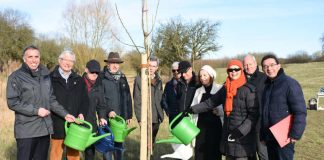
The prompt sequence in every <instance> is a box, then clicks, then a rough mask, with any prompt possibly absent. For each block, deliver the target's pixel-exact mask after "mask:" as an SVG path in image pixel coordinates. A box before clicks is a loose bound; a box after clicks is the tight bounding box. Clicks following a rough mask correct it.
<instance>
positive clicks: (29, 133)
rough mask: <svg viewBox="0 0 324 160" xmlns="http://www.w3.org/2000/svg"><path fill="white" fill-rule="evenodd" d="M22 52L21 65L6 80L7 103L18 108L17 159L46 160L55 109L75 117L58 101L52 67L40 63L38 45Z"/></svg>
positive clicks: (63, 114) (14, 108)
mask: <svg viewBox="0 0 324 160" xmlns="http://www.w3.org/2000/svg"><path fill="white" fill-rule="evenodd" d="M23 53H24V55H23V60H24V62H23V64H22V66H21V67H20V68H19V69H18V70H16V71H15V72H13V73H12V74H11V75H10V76H9V77H8V84H7V103H8V107H9V109H11V110H13V111H15V126H14V127H15V129H14V130H15V138H16V141H17V159H18V160H24V159H34V160H44V159H47V158H48V148H49V146H50V134H53V125H52V118H51V115H53V112H54V113H55V114H56V115H58V116H60V118H62V119H65V120H67V121H69V122H73V121H74V120H75V118H74V116H72V115H70V114H68V112H67V111H66V110H65V109H64V108H63V106H61V105H60V104H59V103H58V102H57V101H56V98H55V96H54V95H53V88H52V84H51V80H50V77H49V71H48V69H47V68H46V67H44V66H43V65H40V51H39V49H38V48H37V47H36V46H33V45H31V46H28V47H26V48H25V49H24V52H23ZM50 111H53V112H50Z"/></svg>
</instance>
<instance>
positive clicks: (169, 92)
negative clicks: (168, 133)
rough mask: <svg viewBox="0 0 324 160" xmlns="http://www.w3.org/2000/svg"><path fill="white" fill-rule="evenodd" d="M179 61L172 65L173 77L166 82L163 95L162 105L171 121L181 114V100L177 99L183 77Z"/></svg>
mask: <svg viewBox="0 0 324 160" xmlns="http://www.w3.org/2000/svg"><path fill="white" fill-rule="evenodd" d="M178 68H179V62H174V63H173V64H172V66H171V69H172V75H173V76H172V79H171V80H170V81H169V82H167V83H166V84H165V87H164V92H163V97H162V107H163V108H164V110H165V111H166V113H167V115H168V116H169V123H170V122H171V121H172V120H173V119H174V117H175V116H176V115H178V114H179V102H178V99H177V84H178V81H179V79H180V77H181V74H180V73H179V72H178Z"/></svg>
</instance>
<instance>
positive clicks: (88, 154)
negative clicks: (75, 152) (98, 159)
mask: <svg viewBox="0 0 324 160" xmlns="http://www.w3.org/2000/svg"><path fill="white" fill-rule="evenodd" d="M95 151H96V150H95V147H94V145H91V146H89V147H88V148H86V149H85V151H84V159H85V160H94V158H95Z"/></svg>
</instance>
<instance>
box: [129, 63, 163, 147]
mask: <svg viewBox="0 0 324 160" xmlns="http://www.w3.org/2000/svg"><path fill="white" fill-rule="evenodd" d="M149 65H150V70H149V72H150V74H149V75H150V77H149V78H151V85H150V86H151V104H152V139H153V142H155V138H156V135H157V133H158V131H159V127H160V124H161V123H162V121H163V118H164V114H163V109H162V107H161V101H162V94H163V88H162V80H161V78H160V76H159V75H158V73H157V70H158V68H159V60H158V59H157V58H156V57H150V60H149ZM133 97H134V109H135V114H136V118H137V121H138V122H139V123H141V108H142V107H141V105H142V99H141V77H140V75H138V76H136V78H135V82H134V90H133Z"/></svg>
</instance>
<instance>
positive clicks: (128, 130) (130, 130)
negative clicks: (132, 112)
mask: <svg viewBox="0 0 324 160" xmlns="http://www.w3.org/2000/svg"><path fill="white" fill-rule="evenodd" d="M135 129H136V127H132V128H130V129H127V131H126V135H128V134H129V133H130V132H132V131H133V130H135Z"/></svg>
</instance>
